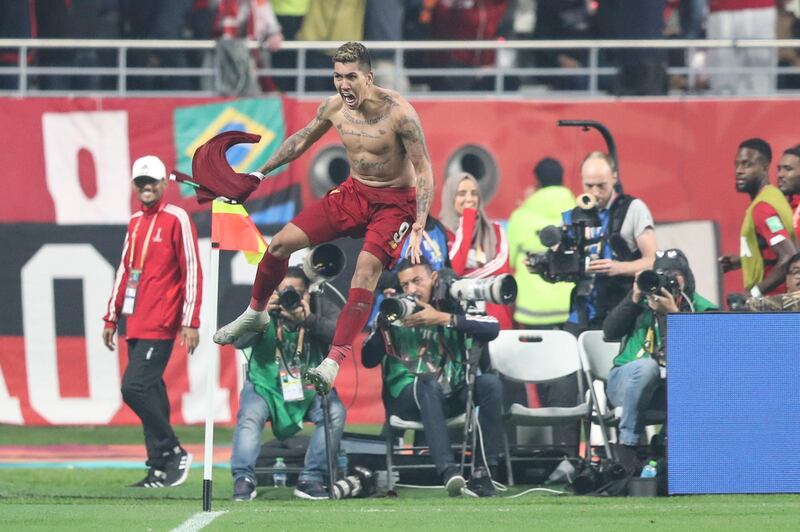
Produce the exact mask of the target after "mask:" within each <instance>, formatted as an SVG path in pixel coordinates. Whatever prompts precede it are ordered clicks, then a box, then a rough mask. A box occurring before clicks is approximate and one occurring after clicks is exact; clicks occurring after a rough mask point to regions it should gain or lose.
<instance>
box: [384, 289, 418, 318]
mask: <svg viewBox="0 0 800 532" xmlns="http://www.w3.org/2000/svg"><path fill="white" fill-rule="evenodd" d="M378 310H379V312H380V314H381V316H383V318H384V319H385V320H386V321H387V322H389V323H391V322H393V321H397V320H403V319H405V318H407V317H409V316H411V315H412V314H414V313H415V312H417V311H419V310H422V307H420V306H419V305H418V304H417V298H416V297H414V296H413V295H411V294H408V295H401V296H397V297H387V298H386V299H384V300H383V301H381V304H380V306H379V307H378Z"/></svg>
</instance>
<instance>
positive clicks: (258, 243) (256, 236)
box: [211, 200, 267, 264]
mask: <svg viewBox="0 0 800 532" xmlns="http://www.w3.org/2000/svg"><path fill="white" fill-rule="evenodd" d="M211 242H212V243H216V244H219V249H224V250H229V251H242V252H244V256H245V258H246V259H247V262H248V263H249V264H258V263H259V261H261V257H263V256H264V253H265V252H266V251H267V242H266V241H265V240H264V237H263V235H262V234H261V231H259V230H258V227H256V224H254V223H253V220H251V219H250V216H249V215H248V214H247V211H246V210H245V208H244V206H243V205H238V204H233V205H232V204H230V203H225V202H223V201H219V200H214V202H213V203H212V204H211Z"/></svg>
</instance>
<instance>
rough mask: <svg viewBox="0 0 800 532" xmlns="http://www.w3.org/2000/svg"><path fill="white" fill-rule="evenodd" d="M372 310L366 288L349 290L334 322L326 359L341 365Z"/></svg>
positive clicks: (368, 291)
mask: <svg viewBox="0 0 800 532" xmlns="http://www.w3.org/2000/svg"><path fill="white" fill-rule="evenodd" d="M371 310H372V291H371V290H367V289H366V288H351V289H350V293H349V297H348V298H347V304H346V305H345V306H344V308H343V309H342V313H341V314H339V319H338V320H337V321H336V333H335V334H334V335H333V345H331V350H330V352H329V353H328V358H330V359H331V360H333V361H334V362H336V363H337V364H339V365H341V364H342V361H343V360H344V359H345V358H346V357H347V355H349V354H350V352H351V351H352V350H353V340H355V339H356V336H358V333H360V332H361V330H362V329H363V328H364V325H366V324H367V320H369V313H370V311H371Z"/></svg>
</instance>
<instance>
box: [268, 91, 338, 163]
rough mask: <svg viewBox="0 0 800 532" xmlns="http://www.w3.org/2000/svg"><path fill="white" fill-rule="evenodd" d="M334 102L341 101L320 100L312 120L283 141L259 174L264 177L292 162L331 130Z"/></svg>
mask: <svg viewBox="0 0 800 532" xmlns="http://www.w3.org/2000/svg"><path fill="white" fill-rule="evenodd" d="M335 100H339V101H341V98H339V97H338V96H331V97H329V98H326V99H324V100H322V103H320V104H319V107H318V108H317V114H316V115H315V116H314V118H313V120H311V122H309V123H308V125H306V127H304V128H303V129H301V130H299V131H297V132H296V133H294V134H293V135H291V136H290V137H289V138H287V139H286V140H284V141H283V142H282V143H281V145H280V147H279V148H278V151H276V152H275V153H273V154H272V157H270V158H269V160H268V161H267V164H265V165H264V166H263V167H262V168H261V170H260V172H261V173H262V174H264V175H266V174H268V173H270V172H271V171H273V170H275V169H276V168H278V167H279V166H283V165H284V164H286V163H288V162H291V161H294V160H295V159H297V158H298V157H300V155H302V154H303V152H305V151H306V150H307V149H308V148H309V147H311V145H312V144H314V143H315V142H317V141H318V140H319V139H320V137H322V135H324V134H325V132H326V131H328V130H329V129H330V128H331V125H333V124H332V122H331V121H330V115H331V108H332V107H333V104H334V101H335Z"/></svg>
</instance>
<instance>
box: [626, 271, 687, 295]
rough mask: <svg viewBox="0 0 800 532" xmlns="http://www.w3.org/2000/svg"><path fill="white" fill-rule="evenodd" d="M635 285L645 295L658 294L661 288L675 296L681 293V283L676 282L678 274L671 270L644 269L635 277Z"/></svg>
mask: <svg viewBox="0 0 800 532" xmlns="http://www.w3.org/2000/svg"><path fill="white" fill-rule="evenodd" d="M636 286H638V287H639V290H641V292H642V293H643V294H644V295H646V296H650V295H655V294H660V293H661V289H662V288H666V289H667V292H669V293H670V294H672V295H673V297H677V296H678V295H680V293H681V285H680V284H679V283H678V276H677V275H676V274H675V273H673V272H664V271H661V270H655V271H654V270H645V271H643V272H642V273H640V274H639V276H638V277H637V278H636Z"/></svg>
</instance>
